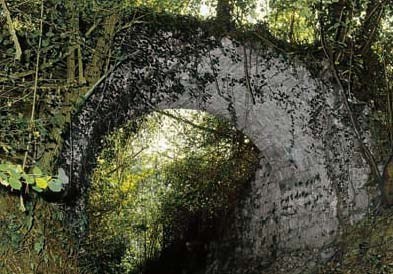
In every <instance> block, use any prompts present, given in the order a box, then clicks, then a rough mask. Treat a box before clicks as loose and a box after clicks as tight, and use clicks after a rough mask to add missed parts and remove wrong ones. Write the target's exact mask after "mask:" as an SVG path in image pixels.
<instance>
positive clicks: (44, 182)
mask: <svg viewBox="0 0 393 274" xmlns="http://www.w3.org/2000/svg"><path fill="white" fill-rule="evenodd" d="M50 179H51V177H50V176H44V177H38V178H35V183H36V186H37V187H39V188H41V189H46V188H47V187H48V183H49V181H50Z"/></svg>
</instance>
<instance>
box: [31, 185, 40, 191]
mask: <svg viewBox="0 0 393 274" xmlns="http://www.w3.org/2000/svg"><path fill="white" fill-rule="evenodd" d="M31 188H32V189H33V190H35V191H37V192H42V188H39V187H36V186H32V187H31Z"/></svg>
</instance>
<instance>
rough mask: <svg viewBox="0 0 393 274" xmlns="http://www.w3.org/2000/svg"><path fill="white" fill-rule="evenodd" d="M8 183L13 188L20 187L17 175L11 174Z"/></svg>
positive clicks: (17, 188)
mask: <svg viewBox="0 0 393 274" xmlns="http://www.w3.org/2000/svg"><path fill="white" fill-rule="evenodd" d="M8 183H9V184H10V186H11V187H12V188H13V189H16V190H20V189H21V188H22V183H21V181H20V180H19V178H17V177H14V176H11V177H10V178H9V180H8Z"/></svg>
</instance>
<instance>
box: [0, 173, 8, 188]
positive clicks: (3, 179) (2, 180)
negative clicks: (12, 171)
mask: <svg viewBox="0 0 393 274" xmlns="http://www.w3.org/2000/svg"><path fill="white" fill-rule="evenodd" d="M0 184H2V185H3V186H9V185H10V184H9V183H8V176H7V175H6V174H5V173H3V172H2V171H0Z"/></svg>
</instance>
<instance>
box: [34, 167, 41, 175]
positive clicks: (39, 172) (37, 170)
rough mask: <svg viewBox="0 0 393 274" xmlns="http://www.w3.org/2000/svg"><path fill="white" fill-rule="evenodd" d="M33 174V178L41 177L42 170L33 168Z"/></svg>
mask: <svg viewBox="0 0 393 274" xmlns="http://www.w3.org/2000/svg"><path fill="white" fill-rule="evenodd" d="M33 174H34V175H35V176H41V175H42V170H41V169H40V168H39V167H38V166H35V167H34V168H33Z"/></svg>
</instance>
